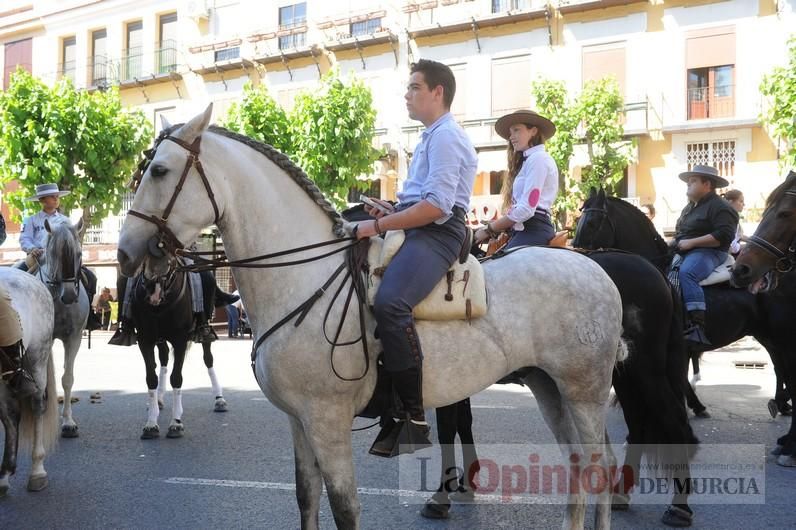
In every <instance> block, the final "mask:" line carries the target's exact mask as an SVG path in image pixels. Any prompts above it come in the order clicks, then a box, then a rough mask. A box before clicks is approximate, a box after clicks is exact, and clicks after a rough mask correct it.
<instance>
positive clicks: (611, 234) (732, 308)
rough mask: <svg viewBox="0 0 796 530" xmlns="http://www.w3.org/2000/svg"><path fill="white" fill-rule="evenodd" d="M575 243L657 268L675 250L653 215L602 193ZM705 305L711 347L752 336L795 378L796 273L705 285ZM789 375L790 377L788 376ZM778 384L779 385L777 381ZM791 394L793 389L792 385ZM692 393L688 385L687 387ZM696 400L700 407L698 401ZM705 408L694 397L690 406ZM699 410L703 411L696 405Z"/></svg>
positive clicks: (789, 450)
mask: <svg viewBox="0 0 796 530" xmlns="http://www.w3.org/2000/svg"><path fill="white" fill-rule="evenodd" d="M582 210H583V215H582V216H581V219H580V221H579V223H578V232H577V235H576V237H575V244H576V245H578V246H582V247H584V248H617V249H622V250H625V251H628V252H633V253H636V254H639V255H641V256H643V257H645V258H647V259H648V260H650V261H651V262H652V263H653V264H655V265H656V266H657V267H658V268H659V270H661V271H665V270H666V268H667V267H668V265H669V263H670V262H671V251H670V249H669V246H668V245H667V244H666V242H665V241H664V239H663V238H662V237H661V236H660V234H658V232H657V231H656V230H655V227H654V226H653V225H652V223H651V222H650V220H649V219H647V217H646V216H645V215H644V214H643V213H642V212H641V210H639V209H638V208H636V207H635V206H633V205H632V204H630V203H628V202H626V201H623V200H622V199H619V198H617V197H606V195H605V193H604V192H602V191H601V192H599V193H594V194H592V195H591V196H590V197H589V198H588V199H587V200H586V202H585V203H584V205H583V208H582ZM704 292H705V302H706V305H707V312H706V317H707V318H706V322H705V324H706V325H705V331H706V334H707V337H708V339H709V340H710V342H711V344H712V347H713V349H716V348H721V347H724V346H726V345H728V344H731V343H733V342H735V341H737V340H738V339H740V338H742V337H744V336H747V335H749V336H752V337H754V338H755V339H757V341H758V342H759V343H760V344H761V345H762V346H763V347H764V348H766V350H767V351H768V353H769V355H770V356H771V360H772V361H773V363H774V368H775V371H776V372H777V374H778V375H781V376H784V380H785V381H788V380H791V381H792V380H794V379H793V378H794V377H795V376H796V374H794V373H792V372H793V371H794V369H795V368H796V363H794V362H793V361H791V362H788V363H784V362H782V359H783V358H785V356H787V357H788V359H789V360H790V359H793V355H794V350H793V346H792V339H793V331H792V329H793V322H796V303H794V302H796V275H795V274H786V275H783V277H782V280H781V285H780V288H779V289H778V290H777V291H773V292H771V293H762V294H757V295H754V294H751V293H750V292H748V291H746V290H741V289H736V288H733V287H732V286H731V285H730V284H729V283H722V284H718V285H711V286H708V287H705V288H704ZM789 378H790V379H789ZM778 386H779V384H778ZM788 390H789V391H790V394H791V395H793V389H792V388H788ZM686 391H688V389H686ZM696 403H698V405H696ZM695 405H696V406H697V407H699V406H702V407H704V406H703V405H702V404H701V403H699V402H698V399H696V396H695V395H694V396H692V397H689V406H690V407H691V408H694V406H695ZM695 410H699V409H698V408H697V409H695ZM777 444H778V445H780V446H783V448H782V452H783V454H785V455H788V454H793V451H794V449H796V427H794V424H793V421H792V423H791V430H790V432H789V434H788V435H785V436H783V437H781V438H780V439H779V440H777Z"/></svg>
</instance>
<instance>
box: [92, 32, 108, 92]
mask: <svg viewBox="0 0 796 530" xmlns="http://www.w3.org/2000/svg"><path fill="white" fill-rule="evenodd" d="M107 53H108V33H107V32H106V31H105V30H104V29H98V30H96V31H92V32H91V86H94V87H99V88H105V87H107V86H108V78H107V60H108V58H107Z"/></svg>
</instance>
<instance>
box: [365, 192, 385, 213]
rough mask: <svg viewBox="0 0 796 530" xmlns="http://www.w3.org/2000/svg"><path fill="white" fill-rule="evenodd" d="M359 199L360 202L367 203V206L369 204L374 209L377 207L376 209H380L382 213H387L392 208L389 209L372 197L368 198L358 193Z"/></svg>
mask: <svg viewBox="0 0 796 530" xmlns="http://www.w3.org/2000/svg"><path fill="white" fill-rule="evenodd" d="M359 200H360V201H361V202H363V203H365V204H367V205H368V206H370V207H371V208H376V209H377V210H378V211H380V212H381V213H384V214H389V213H392V210H389V209H388V208H386V207H385V206H382V205H381V204H379V203H377V202H376V201H374V200H373V199H371V198H370V197H368V196H367V195H360V196H359Z"/></svg>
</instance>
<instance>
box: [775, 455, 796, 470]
mask: <svg viewBox="0 0 796 530" xmlns="http://www.w3.org/2000/svg"><path fill="white" fill-rule="evenodd" d="M777 465H779V466H782V467H796V457H794V456H793V455H779V457H778V458H777Z"/></svg>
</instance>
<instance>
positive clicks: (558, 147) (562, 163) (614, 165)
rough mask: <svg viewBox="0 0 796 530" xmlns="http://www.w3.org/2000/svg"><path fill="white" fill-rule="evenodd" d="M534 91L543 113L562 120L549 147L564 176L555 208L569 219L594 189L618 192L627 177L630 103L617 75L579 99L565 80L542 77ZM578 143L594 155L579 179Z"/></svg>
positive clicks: (560, 216) (588, 89)
mask: <svg viewBox="0 0 796 530" xmlns="http://www.w3.org/2000/svg"><path fill="white" fill-rule="evenodd" d="M531 92H532V94H533V97H534V100H535V101H536V108H537V109H538V111H539V112H540V113H541V114H542V115H544V116H547V117H548V118H550V119H551V120H552V121H553V123H555V124H556V134H555V135H554V136H553V137H552V138H551V139H550V140H548V141H547V142H546V144H545V146H546V149H547V152H548V153H550V156H552V157H553V160H555V161H556V165H557V166H558V170H559V174H560V179H561V181H560V186H559V188H560V192H559V195H558V198H557V199H556V202H555V204H554V205H553V210H554V212H555V214H556V218H558V219H559V220H560V221H562V222H565V220H564V219H565V217H566V215H567V212H572V211H574V210H576V209H577V208H579V207H580V205H581V204H582V203H583V201H584V199H585V197H586V196H587V195H588V192H589V188H590V187H592V186H595V187H598V188H599V187H604V188H605V189H606V190H607V191H609V192H615V188H616V185H617V184H618V183H619V181H620V180H622V176H623V175H624V168H625V167H627V165H628V163H629V162H630V160H631V155H630V152H629V149H628V144H627V142H625V141H624V140H623V136H624V126H623V125H622V111H623V108H624V102H623V100H622V96H621V94H620V93H619V86H618V85H617V83H616V81H615V80H614V79H611V78H606V79H602V80H600V81H590V82H588V83H586V86H585V87H584V88H583V91H582V92H581V94H580V95H579V96H578V98H577V99H572V98H571V97H570V96H569V94H568V93H567V89H566V86H565V85H564V83H563V82H562V81H550V80H539V81H536V82H534V83H533V85H532V87H531ZM576 144H585V145H586V148H587V150H588V154H589V164H588V165H587V166H585V167H583V168H581V179H580V180H579V181H573V180H572V179H571V178H570V175H569V163H570V160H571V159H572V154H573V152H574V148H575V145H576Z"/></svg>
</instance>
